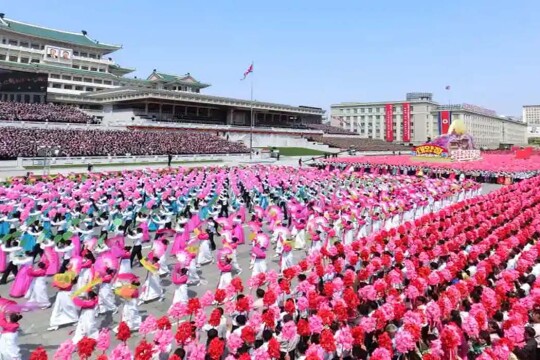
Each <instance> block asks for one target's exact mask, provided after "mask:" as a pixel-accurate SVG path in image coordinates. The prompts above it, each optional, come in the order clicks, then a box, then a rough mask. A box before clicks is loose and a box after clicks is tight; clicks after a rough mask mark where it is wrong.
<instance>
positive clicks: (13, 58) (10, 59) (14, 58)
mask: <svg viewBox="0 0 540 360" xmlns="http://www.w3.org/2000/svg"><path fill="white" fill-rule="evenodd" d="M18 60H19V59H18V58H17V57H16V56H10V57H9V61H13V62H17V61H18Z"/></svg>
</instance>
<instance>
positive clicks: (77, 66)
mask: <svg viewBox="0 0 540 360" xmlns="http://www.w3.org/2000/svg"><path fill="white" fill-rule="evenodd" d="M71 67H72V68H74V69H78V68H79V65H71Z"/></svg>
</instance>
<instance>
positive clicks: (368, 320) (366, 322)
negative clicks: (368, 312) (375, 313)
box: [360, 316, 377, 334]
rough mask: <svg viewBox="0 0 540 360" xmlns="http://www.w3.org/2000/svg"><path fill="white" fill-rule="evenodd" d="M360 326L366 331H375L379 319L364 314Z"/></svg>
mask: <svg viewBox="0 0 540 360" xmlns="http://www.w3.org/2000/svg"><path fill="white" fill-rule="evenodd" d="M360 327H361V328H362V329H363V330H364V333H366V334H368V333H370V332H373V331H375V328H376V327H377V320H375V319H374V318H372V317H370V316H364V317H363V318H362V319H361V320H360Z"/></svg>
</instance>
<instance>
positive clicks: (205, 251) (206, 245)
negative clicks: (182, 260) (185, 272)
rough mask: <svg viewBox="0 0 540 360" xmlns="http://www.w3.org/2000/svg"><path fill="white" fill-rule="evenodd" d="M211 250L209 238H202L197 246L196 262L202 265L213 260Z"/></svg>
mask: <svg viewBox="0 0 540 360" xmlns="http://www.w3.org/2000/svg"><path fill="white" fill-rule="evenodd" d="M213 259H214V258H213V256H212V251H210V240H203V241H202V242H201V246H199V254H198V255H197V264H198V265H204V264H208V263H211V262H212V260H213Z"/></svg>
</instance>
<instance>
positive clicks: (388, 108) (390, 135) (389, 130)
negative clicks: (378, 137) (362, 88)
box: [384, 104, 394, 142]
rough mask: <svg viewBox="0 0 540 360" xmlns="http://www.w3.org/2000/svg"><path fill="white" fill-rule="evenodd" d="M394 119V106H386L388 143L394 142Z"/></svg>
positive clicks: (385, 118)
mask: <svg viewBox="0 0 540 360" xmlns="http://www.w3.org/2000/svg"><path fill="white" fill-rule="evenodd" d="M393 118H394V110H393V106H392V104H386V112H385V115H384V120H385V127H386V141H388V142H392V141H394V126H393V124H392V121H393Z"/></svg>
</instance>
